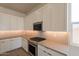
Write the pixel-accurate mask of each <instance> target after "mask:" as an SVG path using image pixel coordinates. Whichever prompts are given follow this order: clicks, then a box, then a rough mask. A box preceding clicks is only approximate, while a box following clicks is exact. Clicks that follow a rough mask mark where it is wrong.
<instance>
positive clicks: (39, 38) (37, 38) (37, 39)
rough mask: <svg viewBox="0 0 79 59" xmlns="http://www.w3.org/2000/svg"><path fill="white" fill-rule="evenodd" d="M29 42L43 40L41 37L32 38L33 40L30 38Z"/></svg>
mask: <svg viewBox="0 0 79 59" xmlns="http://www.w3.org/2000/svg"><path fill="white" fill-rule="evenodd" d="M30 40H32V41H36V42H41V41H44V40H45V38H42V37H33V38H30Z"/></svg>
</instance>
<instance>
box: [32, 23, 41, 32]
mask: <svg viewBox="0 0 79 59" xmlns="http://www.w3.org/2000/svg"><path fill="white" fill-rule="evenodd" d="M33 30H37V31H42V22H35V23H34V24H33Z"/></svg>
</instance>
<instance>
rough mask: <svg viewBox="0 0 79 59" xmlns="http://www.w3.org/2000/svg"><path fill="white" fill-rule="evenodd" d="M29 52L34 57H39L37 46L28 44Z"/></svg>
mask: <svg viewBox="0 0 79 59" xmlns="http://www.w3.org/2000/svg"><path fill="white" fill-rule="evenodd" d="M28 51H29V53H30V54H31V55H33V56H37V55H38V49H37V45H35V44H33V43H29V44H28Z"/></svg>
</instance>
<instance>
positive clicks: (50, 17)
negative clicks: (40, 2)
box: [42, 4, 67, 31]
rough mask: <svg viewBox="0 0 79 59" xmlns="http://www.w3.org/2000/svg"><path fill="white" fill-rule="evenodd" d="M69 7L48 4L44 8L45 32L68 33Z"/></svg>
mask: <svg viewBox="0 0 79 59" xmlns="http://www.w3.org/2000/svg"><path fill="white" fill-rule="evenodd" d="M66 9H67V5H66V4H47V5H45V6H44V7H43V12H42V13H43V30H44V31H66V28H67V10H66Z"/></svg>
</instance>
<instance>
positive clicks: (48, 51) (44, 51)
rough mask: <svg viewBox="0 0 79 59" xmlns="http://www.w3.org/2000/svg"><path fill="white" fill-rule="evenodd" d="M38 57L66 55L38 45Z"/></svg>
mask: <svg viewBox="0 0 79 59" xmlns="http://www.w3.org/2000/svg"><path fill="white" fill-rule="evenodd" d="M38 56H65V54H63V53H59V52H56V51H53V50H51V49H48V48H46V47H44V46H42V45H38Z"/></svg>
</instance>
